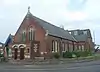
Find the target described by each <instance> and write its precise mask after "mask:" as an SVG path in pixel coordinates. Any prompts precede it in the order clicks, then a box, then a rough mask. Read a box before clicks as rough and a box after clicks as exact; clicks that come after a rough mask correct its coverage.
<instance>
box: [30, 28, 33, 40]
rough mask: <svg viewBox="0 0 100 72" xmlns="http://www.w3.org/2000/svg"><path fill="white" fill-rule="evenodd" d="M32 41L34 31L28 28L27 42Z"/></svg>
mask: <svg viewBox="0 0 100 72" xmlns="http://www.w3.org/2000/svg"><path fill="white" fill-rule="evenodd" d="M33 39H34V29H33V28H30V29H29V41H31V40H33Z"/></svg>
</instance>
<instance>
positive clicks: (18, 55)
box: [17, 48, 20, 60]
mask: <svg viewBox="0 0 100 72" xmlns="http://www.w3.org/2000/svg"><path fill="white" fill-rule="evenodd" d="M17 57H18V58H17V59H18V60H20V48H18V54H17Z"/></svg>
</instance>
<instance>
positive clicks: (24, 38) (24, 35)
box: [22, 30, 26, 42]
mask: <svg viewBox="0 0 100 72" xmlns="http://www.w3.org/2000/svg"><path fill="white" fill-rule="evenodd" d="M22 41H23V42H24V41H26V31H25V30H24V31H23V32H22Z"/></svg>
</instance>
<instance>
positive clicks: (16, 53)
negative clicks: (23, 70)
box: [13, 45, 18, 60]
mask: <svg viewBox="0 0 100 72" xmlns="http://www.w3.org/2000/svg"><path fill="white" fill-rule="evenodd" d="M13 49H14V59H15V60H16V59H17V58H18V46H16V45H15V46H14V47H13Z"/></svg>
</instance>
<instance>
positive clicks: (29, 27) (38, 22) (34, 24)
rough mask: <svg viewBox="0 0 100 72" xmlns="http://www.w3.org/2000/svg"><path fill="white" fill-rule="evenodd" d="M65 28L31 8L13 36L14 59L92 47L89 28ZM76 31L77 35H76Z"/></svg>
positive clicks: (49, 55) (50, 55) (12, 49)
mask: <svg viewBox="0 0 100 72" xmlns="http://www.w3.org/2000/svg"><path fill="white" fill-rule="evenodd" d="M79 31H82V32H83V31H84V30H72V31H68V30H64V29H63V28H60V27H57V26H55V25H53V24H50V23H48V22H46V21H44V20H42V19H40V18H37V17H36V16H33V15H32V13H31V12H30V8H29V9H28V12H27V14H26V16H25V18H24V20H23V21H22V23H21V25H20V27H19V28H18V30H17V32H16V33H15V35H14V36H13V41H12V43H10V44H9V48H11V52H12V58H13V59H21V60H22V59H34V58H35V57H45V58H51V57H52V54H53V53H56V52H58V53H59V54H61V53H62V52H65V51H77V50H81V51H85V50H91V49H92V47H93V46H92V37H91V33H90V30H89V29H87V30H85V31H84V33H85V34H84V33H83V34H81V35H80V34H78V32H79ZM74 33H76V35H74Z"/></svg>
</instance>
